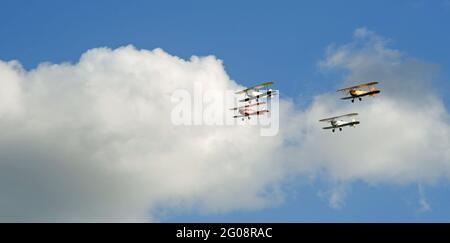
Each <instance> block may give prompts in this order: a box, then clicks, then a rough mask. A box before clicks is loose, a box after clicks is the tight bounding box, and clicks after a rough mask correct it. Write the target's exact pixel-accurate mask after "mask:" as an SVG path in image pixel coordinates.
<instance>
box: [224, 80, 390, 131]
mask: <svg viewBox="0 0 450 243" xmlns="http://www.w3.org/2000/svg"><path fill="white" fill-rule="evenodd" d="M377 84H378V82H370V83H365V84H360V85H356V86H352V87H348V88H343V89H339V90H337V92H344V93H346V94H347V95H348V96H346V97H343V98H341V99H342V100H351V101H352V103H354V102H355V99H358V100H359V101H362V97H365V96H372V97H373V96H375V95H377V94H379V93H380V92H381V91H380V90H379V89H376V88H375V87H374V86H375V85H377ZM271 85H273V82H267V83H263V84H259V85H256V86H253V87H249V88H246V89H243V90H240V91H237V92H236V93H235V94H236V95H240V94H245V98H243V99H240V100H239V102H244V103H247V104H245V105H242V106H239V107H234V108H231V109H230V110H233V111H237V112H238V113H239V114H237V115H234V116H233V118H242V120H243V121H244V120H245V118H247V119H250V118H251V116H259V115H262V114H266V113H268V112H269V110H268V109H262V108H261V107H263V106H264V105H266V104H267V102H264V101H262V102H260V99H263V98H267V99H269V98H271V97H273V96H275V95H276V94H277V93H276V91H274V90H272V89H268V90H267V91H265V92H261V89H263V88H266V87H268V86H271ZM252 101H256V103H253V104H252ZM356 116H358V113H356V112H354V113H349V114H345V115H339V116H334V117H329V118H325V119H321V120H319V122H329V123H330V125H329V126H327V127H323V129H326V130H331V131H332V132H335V131H336V130H339V131H342V128H343V127H347V126H348V127H355V126H356V125H359V124H360V121H357V120H356ZM350 118H351V119H350Z"/></svg>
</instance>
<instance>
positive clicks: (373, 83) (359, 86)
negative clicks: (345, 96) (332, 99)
mask: <svg viewBox="0 0 450 243" xmlns="http://www.w3.org/2000/svg"><path fill="white" fill-rule="evenodd" d="M376 84H378V82H370V83H367V84H361V85H356V86H353V87H348V88H344V89H339V90H337V91H336V92H341V91H348V90H352V89H357V88H362V87H367V86H372V85H376Z"/></svg>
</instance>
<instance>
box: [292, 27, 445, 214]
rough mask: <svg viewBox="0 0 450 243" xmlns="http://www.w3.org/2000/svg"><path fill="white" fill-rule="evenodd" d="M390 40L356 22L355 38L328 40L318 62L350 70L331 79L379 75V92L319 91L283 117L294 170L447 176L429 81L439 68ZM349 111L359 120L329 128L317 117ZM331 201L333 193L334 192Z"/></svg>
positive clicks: (417, 179)
mask: <svg viewBox="0 0 450 243" xmlns="http://www.w3.org/2000/svg"><path fill="white" fill-rule="evenodd" d="M387 43H388V41H386V40H385V39H383V38H382V37H380V36H378V35H376V34H375V33H374V32H372V31H369V30H367V29H358V30H356V31H355V35H354V41H353V42H352V43H350V44H346V45H343V46H339V47H330V48H328V50H327V56H326V57H325V59H324V60H322V61H321V62H320V63H319V66H320V68H322V69H323V70H330V69H344V70H346V71H347V76H346V77H345V80H344V82H343V84H338V85H337V86H336V87H338V86H339V87H340V86H345V85H350V84H356V83H364V82H369V81H379V82H380V85H379V88H381V90H382V92H381V94H380V95H379V96H377V97H375V98H371V97H369V98H365V99H364V100H363V102H358V101H355V104H352V103H351V102H348V101H341V100H339V97H340V96H339V94H336V93H328V94H322V95H319V96H317V97H315V99H314V101H313V103H312V104H311V106H310V107H309V108H308V109H307V110H305V111H302V112H299V113H297V115H296V116H293V117H292V118H291V119H290V120H289V121H288V122H289V123H291V124H295V125H291V126H290V127H286V126H285V128H287V130H286V131H285V132H286V133H287V135H286V137H289V139H290V144H293V145H291V146H289V147H288V148H287V150H288V151H289V152H288V154H289V156H290V157H293V158H296V159H295V160H293V161H292V164H291V166H292V167H293V169H294V170H296V171H300V172H303V173H317V172H321V173H322V172H323V171H325V174H327V175H328V176H330V178H331V180H334V181H335V183H337V184H340V183H344V182H345V183H351V182H352V181H356V180H360V181H365V182H367V183H369V184H400V185H403V184H407V183H423V184H424V185H426V184H432V183H436V182H437V180H439V179H442V178H446V179H448V178H449V176H450V122H449V121H450V120H449V113H448V111H447V110H446V107H445V105H444V104H443V102H442V100H441V99H440V98H439V97H438V96H437V95H436V92H435V90H434V88H433V87H434V86H432V85H431V82H432V80H433V77H434V76H433V75H434V74H435V73H436V71H437V68H436V66H435V65H431V64H428V63H425V62H422V61H419V60H417V59H414V58H411V57H408V56H407V55H405V54H403V53H401V52H400V51H398V50H394V49H390V48H388V47H387ZM292 112H293V111H292ZM348 112H358V113H360V116H359V120H360V121H361V125H360V126H358V127H356V128H347V129H344V131H343V132H338V133H337V134H332V133H331V132H327V131H324V130H322V129H321V127H320V126H321V125H323V124H319V123H318V122H317V121H318V120H319V119H320V118H324V117H329V116H333V115H340V114H345V113H348ZM330 201H331V202H330V203H331V204H333V201H336V200H335V197H334V196H333V194H331V195H330ZM424 202H425V201H424ZM423 205H425V204H424V203H423Z"/></svg>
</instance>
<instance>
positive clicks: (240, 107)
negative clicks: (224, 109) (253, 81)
mask: <svg viewBox="0 0 450 243" xmlns="http://www.w3.org/2000/svg"><path fill="white" fill-rule="evenodd" d="M265 103H266V102H258V103H255V104H250V105H244V106H239V107H234V108H230V110H232V111H236V110H239V109H242V108H247V107H253V106H260V105H264V104H265Z"/></svg>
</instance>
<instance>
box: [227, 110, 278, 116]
mask: <svg viewBox="0 0 450 243" xmlns="http://www.w3.org/2000/svg"><path fill="white" fill-rule="evenodd" d="M267 112H269V110H261V111H255V112H252V113H247V114H245V115H237V116H233V118H241V117H248V116H259V115H262V114H264V113H267Z"/></svg>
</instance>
